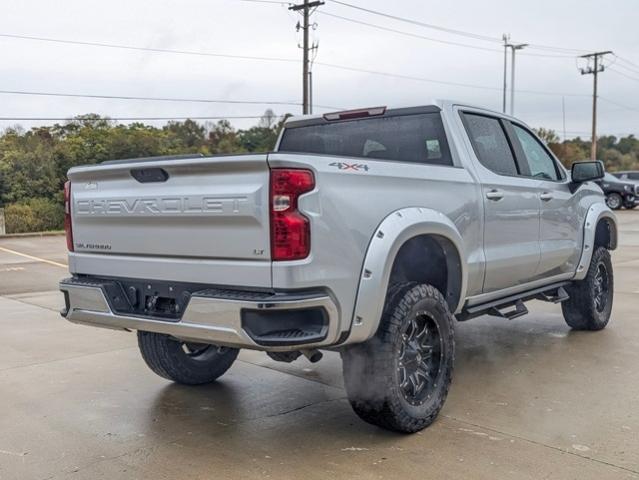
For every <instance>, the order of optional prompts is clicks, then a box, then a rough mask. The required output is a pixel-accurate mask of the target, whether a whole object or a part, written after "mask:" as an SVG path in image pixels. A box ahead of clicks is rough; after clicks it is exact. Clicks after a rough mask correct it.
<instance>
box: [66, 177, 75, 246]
mask: <svg viewBox="0 0 639 480" xmlns="http://www.w3.org/2000/svg"><path fill="white" fill-rule="evenodd" d="M64 233H66V235H67V249H68V250H69V251H70V252H72V251H73V228H72V226H71V182H69V181H67V182H66V183H65V184H64Z"/></svg>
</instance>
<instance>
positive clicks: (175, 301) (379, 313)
mask: <svg viewBox="0 0 639 480" xmlns="http://www.w3.org/2000/svg"><path fill="white" fill-rule="evenodd" d="M603 173H604V169H603V164H602V163H601V162H583V163H576V164H574V165H573V166H572V171H571V172H567V171H566V170H565V169H564V168H563V167H562V166H561V163H560V162H559V161H557V159H556V158H555V157H554V155H553V154H552V152H551V151H550V150H549V149H548V148H547V147H546V146H545V145H544V144H543V143H542V142H541V141H540V140H539V138H537V137H536V136H535V134H534V133H533V132H532V130H531V129H530V128H529V127H527V126H526V125H525V124H524V123H523V122H521V121H519V120H517V119H515V118H512V117H508V116H505V115H503V114H501V113H497V112H492V111H488V110H485V109H482V108H477V107H471V106H465V105H460V104H457V103H453V102H444V101H442V102H436V103H434V104H431V105H427V106H420V107H414V108H398V109H387V108H385V107H379V108H371V109H363V110H354V111H345V112H336V113H329V114H325V115H323V116H308V117H299V118H292V119H289V120H287V122H286V124H285V126H284V130H283V132H282V134H281V136H280V139H279V141H278V145H277V146H276V148H275V151H274V152H271V153H264V154H247V155H230V156H217V157H201V156H191V157H186V158H185V157H181V158H150V159H130V160H123V161H113V162H105V163H103V164H101V165H94V166H82V167H75V168H72V169H71V170H70V171H69V180H70V183H67V185H66V187H65V199H66V212H67V216H66V226H67V241H68V247H69V269H70V271H71V273H72V275H73V276H72V277H71V278H69V279H66V280H63V281H62V282H61V284H60V289H61V290H62V291H63V292H64V296H65V304H66V307H65V309H64V310H63V312H62V315H63V316H64V317H66V318H67V319H68V320H70V321H71V322H75V323H81V324H86V325H92V326H100V327H107V328H116V329H124V330H137V335H138V344H139V347H140V350H141V353H142V357H143V358H144V360H145V361H146V363H147V364H148V366H149V367H150V368H151V369H152V370H153V371H154V372H155V373H157V374H158V375H160V376H162V377H164V378H167V379H170V380H173V381H175V382H179V383H184V384H202V383H208V382H212V381H214V380H215V379H216V378H218V377H220V376H221V375H222V374H224V372H225V371H226V370H227V369H228V368H229V367H230V366H231V365H232V363H233V362H234V360H235V358H236V357H237V355H238V352H239V349H241V348H249V349H255V350H262V351H265V352H267V353H268V355H269V356H270V357H271V358H273V359H275V360H278V361H283V362H291V361H293V360H295V359H296V358H298V357H299V356H301V355H305V356H306V357H307V358H308V359H309V360H310V361H317V360H319V359H320V358H321V356H322V354H321V353H320V350H321V349H330V350H335V351H339V352H340V353H341V356H342V360H343V373H344V382H345V385H346V390H347V393H348V397H349V400H350V403H351V405H352V407H353V409H354V411H355V412H356V413H357V414H358V415H359V416H360V417H361V418H362V419H363V420H365V421H367V422H369V423H372V424H375V425H378V426H381V427H383V428H387V429H391V430H395V431H401V432H416V431H418V430H421V429H423V428H424V427H426V426H428V425H430V424H431V423H432V422H433V420H434V419H435V417H436V416H437V414H438V413H439V411H440V409H441V408H442V405H443V404H444V401H445V399H446V396H447V394H448V389H449V387H450V384H451V379H452V371H453V362H454V357H455V337H454V326H455V320H459V321H462V320H468V319H470V318H473V317H476V316H479V315H484V314H489V315H495V316H499V317H502V318H505V319H513V318H516V317H519V316H521V315H524V314H526V313H527V312H528V310H527V309H526V306H525V302H526V301H528V300H532V299H538V300H543V301H548V302H554V303H561V308H562V312H563V316H564V319H565V321H566V322H567V324H568V325H569V326H570V327H572V328H573V329H576V330H601V329H603V328H604V327H605V326H606V325H607V323H608V320H609V318H610V313H611V309H612V302H613V284H614V282H613V271H612V264H611V261H610V253H609V250H613V249H615V248H616V245H617V224H616V220H615V216H614V214H613V213H612V212H611V210H610V209H609V208H608V207H607V206H606V204H605V202H604V196H603V195H602V192H601V189H600V188H599V187H597V186H596V185H595V184H594V183H593V182H592V180H597V179H600V178H601V177H602V176H603ZM531 395H533V393H532V392H531Z"/></svg>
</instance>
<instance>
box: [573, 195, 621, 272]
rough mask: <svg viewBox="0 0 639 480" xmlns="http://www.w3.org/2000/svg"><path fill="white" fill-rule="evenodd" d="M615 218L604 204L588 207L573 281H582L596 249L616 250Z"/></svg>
mask: <svg viewBox="0 0 639 480" xmlns="http://www.w3.org/2000/svg"><path fill="white" fill-rule="evenodd" d="M617 238H618V233H617V217H615V214H614V213H613V212H612V210H610V208H608V206H607V205H605V204H604V203H595V204H593V205H591V206H590V208H589V209H588V213H587V214H586V219H585V221H584V239H583V247H582V251H581V257H580V259H579V263H578V265H577V272H576V274H575V277H574V279H575V280H583V279H584V278H585V276H586V274H587V273H588V266H589V265H590V260H591V258H592V253H593V252H594V250H595V249H596V248H597V247H605V248H607V249H608V250H615V249H616V248H617Z"/></svg>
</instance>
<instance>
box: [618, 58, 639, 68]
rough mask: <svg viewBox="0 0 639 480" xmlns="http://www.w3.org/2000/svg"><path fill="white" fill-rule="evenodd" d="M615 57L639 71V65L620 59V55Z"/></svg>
mask: <svg viewBox="0 0 639 480" xmlns="http://www.w3.org/2000/svg"><path fill="white" fill-rule="evenodd" d="M615 57H616V58H617V60H621V61H622V62H624V63H626V64H628V65H630V66H632V67H634V68H637V69H639V65H637V64H636V63H633V62H631V61H630V60H628V59H626V58H623V57H620V56H619V55H615Z"/></svg>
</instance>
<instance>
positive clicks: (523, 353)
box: [0, 211, 639, 480]
mask: <svg viewBox="0 0 639 480" xmlns="http://www.w3.org/2000/svg"><path fill="white" fill-rule="evenodd" d="M619 220H620V224H621V232H620V248H619V249H618V250H617V251H616V252H614V254H613V262H614V266H615V275H616V276H615V282H616V289H615V290H616V292H615V303H614V311H613V318H612V321H611V323H610V325H609V327H608V328H607V329H606V330H604V331H602V332H597V333H587V332H572V331H570V329H569V328H568V327H567V326H566V325H565V323H564V321H563V319H562V317H561V312H560V309H559V308H558V307H557V306H555V305H549V304H543V303H533V304H531V314H530V315H528V316H525V317H523V318H520V319H517V320H513V321H511V322H508V321H506V320H501V319H496V318H488V317H482V318H479V319H475V320H472V321H470V322H468V323H463V324H458V329H457V333H458V335H457V346H458V355H457V360H456V365H455V368H456V370H455V379H454V383H453V387H452V389H451V392H450V396H449V399H448V401H447V403H446V406H445V407H444V410H443V412H442V415H441V416H440V418H439V419H438V420H437V421H436V422H435V424H434V425H433V426H432V427H431V428H429V429H427V430H425V431H423V432H421V433H418V434H415V435H411V436H404V435H397V434H392V433H389V432H386V431H383V430H380V429H377V428H375V427H372V426H369V425H367V424H365V423H363V422H361V421H360V420H359V419H358V418H357V417H356V416H355V415H354V414H353V413H352V411H351V409H350V406H349V404H348V402H347V400H346V399H345V393H344V390H343V387H342V378H341V363H340V360H339V356H338V355H336V354H327V355H326V356H325V358H324V360H323V361H322V362H320V363H318V364H310V363H308V362H307V361H306V360H305V359H300V360H298V361H296V362H295V363H292V364H281V363H276V362H273V361H271V360H270V359H269V358H268V357H267V356H266V355H265V354H263V353H257V352H243V353H242V354H241V355H240V359H239V361H238V362H236V364H235V365H234V366H233V368H231V370H230V371H229V372H228V373H227V374H226V375H225V376H224V377H222V379H221V380H220V381H218V382H217V383H216V384H214V385H210V386H204V387H183V386H178V385H174V384H171V383H169V382H167V381H165V380H163V379H161V378H159V377H157V376H155V375H154V374H153V373H151V371H150V370H148V369H147V367H146V366H145V365H144V363H143V361H142V359H141V358H140V356H139V354H138V351H137V346H136V340H135V335H133V334H130V333H124V332H116V331H110V330H100V329H93V328H88V327H82V326H76V325H71V324H69V323H67V322H66V321H64V320H63V319H61V318H60V316H59V314H58V310H59V309H60V307H61V303H62V297H61V295H60V294H59V293H58V292H57V290H56V288H57V281H58V280H59V279H60V278H62V277H63V276H65V275H66V270H65V263H66V253H65V248H66V247H65V241H64V238H63V237H61V236H54V237H42V238H39V237H28V238H17V239H2V240H0V327H1V330H0V332H1V333H0V405H1V406H2V410H1V413H0V480H7V479H21V480H23V479H37V480H40V479H42V480H44V479H67V478H68V479H99V478H108V479H110V480H113V479H120V478H132V479H133V478H140V479H141V478H149V479H150V478H152V479H175V478H180V479H187V478H188V479H189V480H196V479H209V478H233V479H245V478H246V479H253V478H299V479H312V478H317V479H320V478H321V479H324V478H363V479H369V478H370V479H373V478H374V479H378V478H392V479H403V478H407V479H408V478H444V479H447V478H450V479H460V478H472V479H496V478H497V479H502V478H513V479H528V478H530V479H540V478H557V479H571V478H575V479H577V478H578V479H580V480H585V479H608V478H611V479H612V478H639V312H638V309H637V306H638V300H639V212H627V211H624V212H620V214H619Z"/></svg>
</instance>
